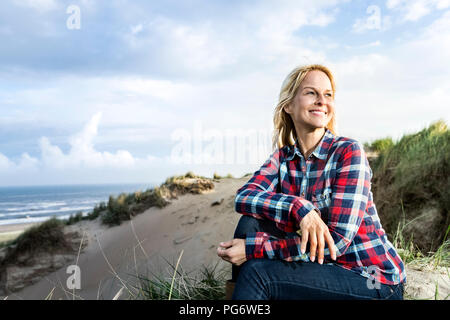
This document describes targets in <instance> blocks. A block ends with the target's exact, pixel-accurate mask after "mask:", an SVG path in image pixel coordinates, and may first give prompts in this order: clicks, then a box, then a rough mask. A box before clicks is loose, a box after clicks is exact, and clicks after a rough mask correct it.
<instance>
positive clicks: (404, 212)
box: [366, 121, 450, 252]
mask: <svg viewBox="0 0 450 320" xmlns="http://www.w3.org/2000/svg"><path fill="white" fill-rule="evenodd" d="M366 148H367V149H368V150H370V151H376V152H378V153H379V155H378V157H377V158H376V159H374V160H372V162H371V168H372V171H373V178H372V191H373V194H374V201H375V203H376V206H377V209H378V213H379V215H380V219H381V221H382V224H383V227H384V228H385V230H386V232H387V233H388V236H389V237H390V238H393V237H395V235H396V232H397V227H398V225H399V224H401V223H402V220H405V221H406V223H408V222H411V221H412V220H414V219H419V216H420V215H423V213H424V212H431V209H432V208H433V209H435V211H433V213H432V214H433V217H431V218H430V219H431V220H432V223H431V222H430V223H431V224H432V225H431V226H430V228H431V230H422V233H425V235H426V236H428V237H427V238H429V237H431V236H432V235H433V234H435V236H434V237H433V238H432V239H428V240H427V241H424V235H423V234H419V233H418V232H417V230H414V228H411V227H412V226H413V225H414V224H413V223H410V224H409V226H408V227H407V228H406V229H408V228H410V229H409V231H408V233H409V234H405V238H408V239H407V240H412V241H413V243H414V245H416V246H418V247H419V248H420V249H421V250H422V251H423V252H427V251H435V250H436V249H437V247H438V246H439V245H440V244H442V243H443V242H444V238H445V233H446V231H447V228H448V226H449V223H450V215H449V208H450V131H449V130H448V128H447V125H446V124H445V122H444V121H437V122H434V123H432V124H431V125H430V126H429V127H428V128H425V129H423V130H421V131H420V132H417V133H414V134H408V135H404V136H403V137H402V138H401V139H400V140H399V141H397V142H393V141H392V140H391V139H390V138H384V139H379V140H376V141H374V142H373V143H372V144H370V145H369V144H366ZM422 218H423V217H422ZM422 218H420V219H422ZM422 221H424V220H422ZM418 222H421V221H418ZM403 224H405V223H403ZM405 227H406V226H405ZM406 229H405V230H406Z"/></svg>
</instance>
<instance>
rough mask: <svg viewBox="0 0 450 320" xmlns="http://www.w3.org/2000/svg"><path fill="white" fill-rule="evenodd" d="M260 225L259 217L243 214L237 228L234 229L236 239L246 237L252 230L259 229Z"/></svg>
mask: <svg viewBox="0 0 450 320" xmlns="http://www.w3.org/2000/svg"><path fill="white" fill-rule="evenodd" d="M259 229H260V226H259V222H258V219H256V218H253V217H251V216H247V215H243V216H242V217H241V218H240V219H239V222H238V225H237V227H236V230H235V231H234V238H235V239H245V237H246V235H247V234H248V233H251V232H257V231H259Z"/></svg>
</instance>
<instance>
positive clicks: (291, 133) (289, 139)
mask: <svg viewBox="0 0 450 320" xmlns="http://www.w3.org/2000/svg"><path fill="white" fill-rule="evenodd" d="M313 70H319V71H322V72H324V73H325V74H326V75H327V76H328V78H329V79H330V82H331V88H332V90H333V97H334V95H335V92H336V86H335V82H334V77H333V74H332V73H331V71H330V70H329V69H328V68H327V67H325V66H322V65H320V64H311V65H306V66H300V67H297V68H295V69H294V70H292V71H291V72H290V73H289V74H288V76H287V77H286V79H285V80H284V81H283V84H282V85H281V91H280V96H279V99H278V104H277V106H276V108H275V112H274V116H273V125H274V132H273V137H272V148H273V149H274V150H275V149H276V148H277V147H278V148H282V147H284V146H286V145H293V144H294V143H295V138H296V135H297V134H296V132H295V126H294V122H293V121H292V118H291V116H290V115H289V114H288V113H287V112H286V111H284V107H285V106H287V105H289V104H290V103H291V102H292V101H293V100H294V97H295V94H296V93H297V89H298V87H299V86H300V84H301V83H302V81H303V79H305V77H306V75H307V74H308V72H310V71H313ZM326 128H327V129H329V130H330V131H331V132H332V133H333V134H336V115H335V114H333V116H332V118H331V119H330V121H329V122H328V125H327V127H326Z"/></svg>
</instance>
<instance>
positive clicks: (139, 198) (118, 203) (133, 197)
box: [66, 171, 214, 226]
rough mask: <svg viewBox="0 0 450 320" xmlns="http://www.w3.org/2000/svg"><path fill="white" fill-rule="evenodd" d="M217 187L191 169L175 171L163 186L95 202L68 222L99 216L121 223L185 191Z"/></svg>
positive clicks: (105, 222)
mask: <svg viewBox="0 0 450 320" xmlns="http://www.w3.org/2000/svg"><path fill="white" fill-rule="evenodd" d="M213 188H214V183H213V182H212V181H211V179H210V178H207V177H203V176H199V175H196V174H194V173H193V172H191V171H189V172H187V173H186V174H185V175H178V176H177V175H176V176H172V177H169V178H167V179H166V181H165V182H164V183H162V184H161V185H160V186H158V187H155V188H151V189H147V190H145V191H137V192H132V193H128V194H126V193H122V194H120V195H118V196H117V197H114V196H110V197H109V200H108V202H107V203H104V202H102V203H100V204H99V205H96V206H95V207H94V209H93V210H92V212H91V213H89V214H88V215H86V216H84V217H83V216H82V213H77V214H76V215H75V216H71V217H70V218H69V219H68V220H67V222H66V224H73V223H76V222H78V221H81V220H95V219H97V218H98V217H100V219H101V222H102V223H103V224H106V225H108V226H115V225H120V224H121V222H122V221H126V220H130V219H132V217H134V216H136V215H137V214H139V213H142V212H144V211H145V210H147V209H149V208H151V207H157V208H163V207H165V206H166V205H167V204H169V203H170V200H172V199H176V198H178V196H181V195H184V194H186V193H193V194H200V193H202V192H204V191H207V190H210V189H213Z"/></svg>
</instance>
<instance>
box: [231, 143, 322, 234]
mask: <svg viewBox="0 0 450 320" xmlns="http://www.w3.org/2000/svg"><path fill="white" fill-rule="evenodd" d="M279 169H280V149H277V150H276V151H275V152H274V153H273V154H272V155H271V156H270V157H269V159H267V160H266V162H264V164H263V165H262V166H261V168H260V169H259V170H258V171H256V172H255V173H254V175H253V177H252V178H251V179H250V180H249V181H248V182H247V183H246V184H245V185H244V186H242V187H241V188H240V189H239V190H238V191H237V192H236V198H235V209H236V211H237V212H239V213H242V214H245V215H251V216H253V217H254V218H257V219H269V220H271V221H274V222H275V223H276V225H277V227H278V228H279V229H280V230H283V231H285V232H294V231H296V230H298V228H299V224H300V221H301V219H302V218H303V217H304V216H305V215H306V214H308V212H310V211H311V210H315V209H316V210H317V208H316V207H315V206H314V205H313V204H312V203H311V202H309V201H308V200H306V199H305V198H303V197H300V196H292V195H287V194H283V193H277V192H276V189H277V186H278V184H279V181H278V180H279V178H278V177H279Z"/></svg>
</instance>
